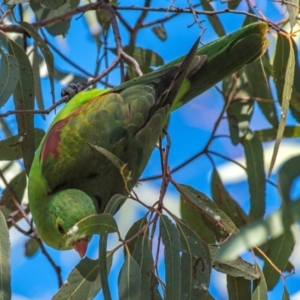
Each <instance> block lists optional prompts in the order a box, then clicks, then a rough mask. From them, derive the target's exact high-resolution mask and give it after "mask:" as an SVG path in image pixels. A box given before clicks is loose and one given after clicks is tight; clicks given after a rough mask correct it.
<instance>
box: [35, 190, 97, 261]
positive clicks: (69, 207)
mask: <svg viewBox="0 0 300 300" xmlns="http://www.w3.org/2000/svg"><path fill="white" fill-rule="evenodd" d="M49 197H50V198H51V199H47V200H49V201H47V207H46V210H47V214H46V217H45V219H39V218H38V219H37V220H36V218H34V220H35V223H36V227H37V230H38V233H39V235H40V237H41V239H42V240H43V241H44V242H45V243H46V244H48V245H49V246H51V247H53V248H56V249H59V250H68V249H72V248H74V249H75V250H76V251H77V252H78V253H79V255H80V257H83V256H84V255H85V252H86V249H87V245H88V242H89V240H90V239H91V236H82V235H81V236H76V232H74V230H72V228H73V226H74V225H75V224H76V223H78V222H79V221H80V220H82V219H84V218H86V217H88V216H90V215H93V214H96V213H97V212H96V208H95V206H94V203H93V200H92V199H91V198H90V197H89V196H88V195H87V194H85V193H84V192H82V191H80V190H76V189H69V190H63V191H59V192H57V193H55V194H53V195H51V196H49Z"/></svg>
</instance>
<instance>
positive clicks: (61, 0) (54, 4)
mask: <svg viewBox="0 0 300 300" xmlns="http://www.w3.org/2000/svg"><path fill="white" fill-rule="evenodd" d="M66 2H67V0H39V3H40V4H41V5H42V6H43V7H45V8H48V9H57V8H59V7H61V6H62V5H64V4H65V3H66Z"/></svg>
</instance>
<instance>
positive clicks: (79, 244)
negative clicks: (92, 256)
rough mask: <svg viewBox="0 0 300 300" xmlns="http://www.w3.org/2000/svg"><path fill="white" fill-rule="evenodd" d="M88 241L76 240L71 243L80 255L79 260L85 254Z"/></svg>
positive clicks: (85, 239) (84, 239)
mask: <svg viewBox="0 0 300 300" xmlns="http://www.w3.org/2000/svg"><path fill="white" fill-rule="evenodd" d="M88 242H89V239H87V238H83V239H80V240H77V241H76V242H74V243H73V248H74V249H75V250H76V251H77V252H78V254H79V255H80V258H83V257H84V256H85V252H86V249H87V246H88Z"/></svg>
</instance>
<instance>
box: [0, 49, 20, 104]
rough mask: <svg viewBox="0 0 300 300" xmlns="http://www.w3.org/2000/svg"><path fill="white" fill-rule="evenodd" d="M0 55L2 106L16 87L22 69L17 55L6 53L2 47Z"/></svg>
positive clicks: (0, 98) (0, 96)
mask: <svg viewBox="0 0 300 300" xmlns="http://www.w3.org/2000/svg"><path fill="white" fill-rule="evenodd" d="M0 55H1V61H0V65H1V68H0V107H2V106H3V105H5V103H6V102H7V100H8V99H9V97H10V96H11V95H12V93H13V92H14V90H15V88H16V85H17V83H18V81H19V78H20V71H19V63H18V60H17V58H16V57H14V56H12V55H10V54H6V53H4V51H3V50H2V49H1V48H0Z"/></svg>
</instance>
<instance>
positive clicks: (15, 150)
mask: <svg viewBox="0 0 300 300" xmlns="http://www.w3.org/2000/svg"><path fill="white" fill-rule="evenodd" d="M44 134H45V132H44V131H43V130H41V129H38V128H35V129H34V145H35V150H36V149H37V147H38V146H39V144H40V142H41V140H42V138H43V136H44ZM22 142H23V138H22V137H20V136H19V135H15V136H12V137H10V138H8V139H6V140H3V141H0V160H15V159H20V158H22Z"/></svg>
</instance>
